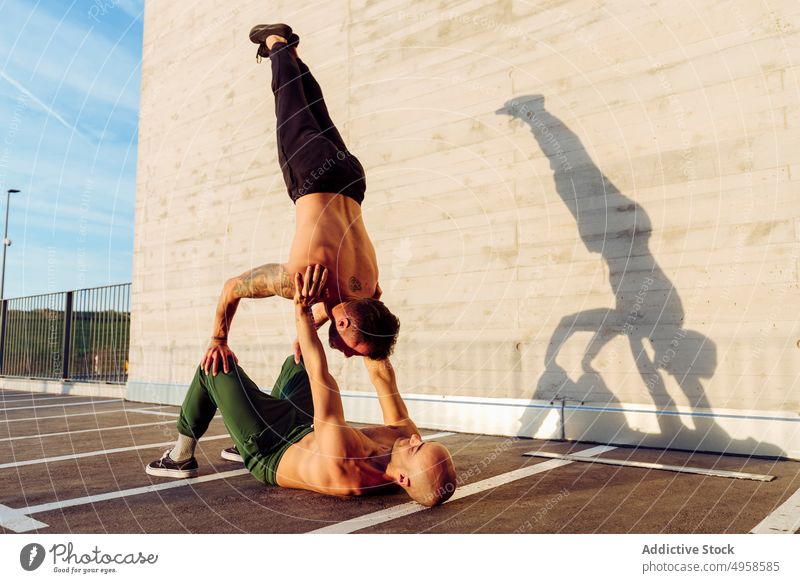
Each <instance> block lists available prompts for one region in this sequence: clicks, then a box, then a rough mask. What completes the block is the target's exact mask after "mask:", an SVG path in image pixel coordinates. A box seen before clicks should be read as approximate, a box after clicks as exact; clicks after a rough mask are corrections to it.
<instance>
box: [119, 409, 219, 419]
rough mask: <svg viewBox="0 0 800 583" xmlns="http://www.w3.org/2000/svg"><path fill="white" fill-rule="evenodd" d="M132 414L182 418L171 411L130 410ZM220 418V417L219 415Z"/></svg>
mask: <svg viewBox="0 0 800 583" xmlns="http://www.w3.org/2000/svg"><path fill="white" fill-rule="evenodd" d="M128 411H130V412H132V413H144V414H145V415H169V416H170V417H180V414H179V413H172V412H170V411H148V410H147V409H128ZM217 417H219V415H217Z"/></svg>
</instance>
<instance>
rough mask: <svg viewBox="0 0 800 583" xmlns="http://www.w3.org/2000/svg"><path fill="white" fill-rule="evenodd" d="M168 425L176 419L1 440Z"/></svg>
mask: <svg viewBox="0 0 800 583" xmlns="http://www.w3.org/2000/svg"><path fill="white" fill-rule="evenodd" d="M167 423H175V420H174V419H169V420H167V421H153V422H152V423H134V424H133V425H115V426H113V427H93V428H92V429H76V430H75V431H57V432H55V433H39V434H38V435H20V436H18V437H4V438H2V439H0V443H2V442H4V441H18V440H20V439H42V438H45V437H55V436H58V435H75V434H77V433H92V432H93V431H112V430H114V429H129V428H133V427H152V426H153V425H166V424H167Z"/></svg>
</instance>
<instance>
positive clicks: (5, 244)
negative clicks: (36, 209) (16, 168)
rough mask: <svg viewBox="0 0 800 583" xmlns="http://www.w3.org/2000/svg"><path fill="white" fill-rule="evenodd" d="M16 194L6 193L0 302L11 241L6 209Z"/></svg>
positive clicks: (14, 191) (12, 191)
mask: <svg viewBox="0 0 800 583" xmlns="http://www.w3.org/2000/svg"><path fill="white" fill-rule="evenodd" d="M18 192H19V190H17V189H16V188H10V189H8V190H7V191H6V228H5V230H4V231H3V268H2V270H0V300H2V299H3V298H4V297H5V295H3V290H4V289H5V283H6V251H7V250H8V247H9V245H11V239H9V238H8V207H9V205H10V203H11V195H12V194H17V193H18Z"/></svg>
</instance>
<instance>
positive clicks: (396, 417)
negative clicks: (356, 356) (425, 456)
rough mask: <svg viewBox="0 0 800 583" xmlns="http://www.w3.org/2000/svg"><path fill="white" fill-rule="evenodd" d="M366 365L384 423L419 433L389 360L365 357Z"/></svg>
mask: <svg viewBox="0 0 800 583" xmlns="http://www.w3.org/2000/svg"><path fill="white" fill-rule="evenodd" d="M364 365H365V366H366V367H367V372H368V373H369V379H370V381H372V386H374V387H375V392H376V393H377V394H378V403H379V404H380V406H381V412H382V413H383V423H384V424H385V425H393V426H395V427H401V426H403V427H407V428H408V429H410V430H411V431H412V432H413V433H419V430H418V429H417V426H416V425H415V424H414V422H413V421H412V420H411V418H410V417H409V416H408V408H407V407H406V404H405V401H403V397H402V396H400V391H399V390H398V388H397V377H396V376H395V372H394V367H393V366H392V363H391V361H390V360H389V359H388V358H385V359H382V360H373V359H371V358H366V357H365V358H364Z"/></svg>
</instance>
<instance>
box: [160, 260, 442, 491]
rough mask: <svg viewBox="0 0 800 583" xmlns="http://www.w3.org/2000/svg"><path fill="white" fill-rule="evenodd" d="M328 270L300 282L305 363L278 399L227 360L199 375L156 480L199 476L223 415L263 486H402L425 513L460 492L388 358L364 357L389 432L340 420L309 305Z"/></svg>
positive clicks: (312, 271) (278, 385) (286, 374)
mask: <svg viewBox="0 0 800 583" xmlns="http://www.w3.org/2000/svg"><path fill="white" fill-rule="evenodd" d="M326 279H327V271H326V270H325V269H324V268H322V267H321V266H319V265H317V266H315V267H313V268H312V267H308V268H307V269H306V272H305V276H302V275H301V274H300V273H297V274H296V275H295V279H294V289H295V292H294V298H293V299H294V306H295V321H296V325H297V339H298V341H299V343H300V348H301V350H302V355H303V361H302V363H300V364H297V363H295V361H294V357H293V356H289V357H288V358H287V359H286V362H284V364H283V369H282V370H281V373H280V375H279V377H278V380H277V381H276V382H275V386H274V388H273V389H272V394H271V395H267V394H266V393H262V392H261V391H260V390H259V389H258V387H257V386H256V385H255V383H254V382H253V381H251V380H250V379H249V378H248V377H247V375H246V374H245V373H244V371H243V370H242V368H241V367H240V366H239V365H238V364H237V363H235V362H233V360H232V359H231V362H230V372H227V373H224V374H219V375H216V376H215V375H208V374H205V373H204V371H203V370H202V368H201V367H198V369H197V372H196V373H195V375H194V379H193V380H192V384H191V386H190V387H189V390H188V392H187V394H186V398H185V399H184V402H183V406H182V407H181V413H180V416H179V418H178V441H177V443H176V444H175V447H173V448H172V449H171V450H168V451H166V452H165V453H164V455H163V456H162V457H161V459H159V460H156V461H153V462H151V463H150V464H149V465H148V466H147V468H146V471H147V473H148V474H150V475H154V476H163V477H171V478H189V477H194V476H196V475H197V473H198V469H197V460H196V459H195V456H194V451H195V447H196V445H197V440H198V439H199V438H200V437H201V436H202V435H203V434H204V433H205V431H206V430H207V429H208V425H209V423H210V422H211V420H212V418H213V417H214V414H215V413H216V410H217V408H219V410H220V411H221V412H222V417H223V419H224V421H225V426H226V427H227V428H228V431H229V432H230V434H231V437H232V438H233V440H234V442H235V443H236V448H237V449H238V451H239V453H240V454H241V457H242V461H243V462H244V465H245V467H246V468H247V469H248V470H249V471H250V473H251V474H252V475H253V476H255V477H256V479H258V480H259V481H261V482H263V483H265V484H276V485H278V486H283V487H285V488H300V489H304V490H312V491H314V492H320V493H322V494H332V495H337V496H346V495H351V496H360V495H364V494H370V493H378V492H382V491H384V490H386V488H387V487H388V486H392V485H399V486H400V487H402V488H403V489H404V490H405V491H406V492H407V493H408V494H409V495H410V496H411V497H412V498H413V499H414V500H416V501H417V502H419V503H420V504H423V505H425V506H436V505H438V504H441V503H442V502H444V501H446V500H447V499H448V498H450V496H452V494H453V492H454V491H455V488H456V473H455V466H454V465H453V460H452V458H451V457H450V452H449V451H448V450H447V448H446V447H445V446H443V445H442V444H440V443H434V442H423V441H422V440H421V438H420V436H419V431H418V429H417V427H416V425H414V422H413V421H412V420H411V419H409V417H408V410H407V409H406V406H405V403H404V402H403V399H402V397H401V396H400V393H399V392H398V389H397V382H396V379H395V374H394V370H393V369H392V366H391V363H390V362H389V360H388V359H385V360H380V361H378V360H371V359H365V362H366V363H367V370H368V371H369V375H370V379H371V380H372V383H373V385H374V386H375V389H376V391H377V393H378V401H379V403H380V406H381V410H382V412H383V422H384V423H385V425H380V426H374V427H365V428H363V429H355V428H353V427H350V426H349V425H348V424H347V422H346V421H345V419H344V411H343V409H342V398H341V395H340V393H339V386H338V385H337V384H336V380H335V379H334V378H333V377H332V376H331V375H330V373H329V372H328V364H327V360H326V358H325V352H324V350H323V347H322V343H321V342H320V340H319V338H318V336H317V331H316V328H315V327H314V318H313V315H312V305H313V304H315V303H316V302H318V301H319V300H320V298H321V297H322V295H323V290H324V288H325V282H326Z"/></svg>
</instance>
